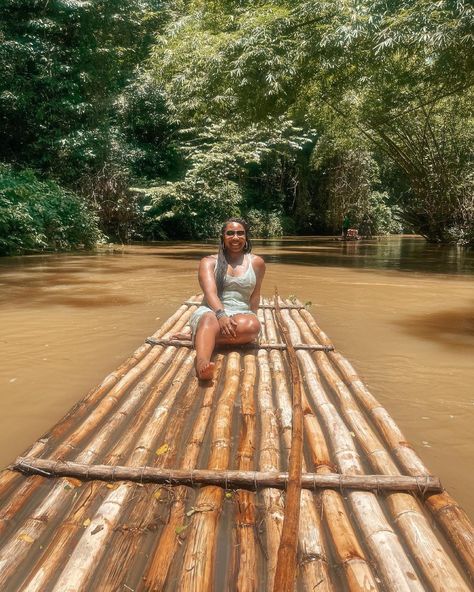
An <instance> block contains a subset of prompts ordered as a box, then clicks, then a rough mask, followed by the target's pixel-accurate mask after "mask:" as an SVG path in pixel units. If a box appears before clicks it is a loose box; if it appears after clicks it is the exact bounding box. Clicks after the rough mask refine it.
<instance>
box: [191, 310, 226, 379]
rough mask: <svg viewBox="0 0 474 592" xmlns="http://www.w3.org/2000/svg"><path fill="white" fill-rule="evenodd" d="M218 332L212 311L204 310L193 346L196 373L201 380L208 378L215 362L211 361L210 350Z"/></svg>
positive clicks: (212, 371) (218, 328) (210, 376)
mask: <svg viewBox="0 0 474 592" xmlns="http://www.w3.org/2000/svg"><path fill="white" fill-rule="evenodd" d="M219 333H220V327H219V323H218V321H217V318H216V315H215V314H214V313H213V312H206V313H204V314H203V315H202V317H201V318H200V320H199V325H198V327H197V331H196V336H195V338H194V347H195V348H196V374H197V377H198V378H199V379H201V380H210V379H211V378H212V377H213V375H214V366H215V364H214V363H213V362H211V356H212V352H213V351H214V347H215V345H216V339H217V336H218V335H219Z"/></svg>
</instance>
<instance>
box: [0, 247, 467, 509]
mask: <svg viewBox="0 0 474 592" xmlns="http://www.w3.org/2000/svg"><path fill="white" fill-rule="evenodd" d="M254 250H255V252H256V253H259V254H262V255H263V256H264V258H265V259H266V261H267V276H266V280H265V284H264V295H266V296H271V295H272V293H273V290H274V287H275V286H278V288H279V291H280V293H281V294H282V295H290V294H294V295H297V296H298V297H299V298H300V299H301V300H302V301H303V302H309V301H310V302H311V303H312V305H311V307H310V310H311V312H312V313H313V314H314V315H315V316H316V318H317V320H318V322H319V324H320V325H321V327H322V328H323V329H324V330H325V331H326V333H328V334H329V336H330V337H331V339H332V340H333V342H334V343H335V345H336V347H337V348H338V349H339V350H340V351H342V353H343V354H344V355H346V356H347V357H348V358H349V360H350V361H351V362H352V363H353V364H354V366H355V367H356V369H357V370H358V371H359V373H360V374H361V376H362V377H363V379H364V380H365V381H366V383H367V384H368V386H369V388H370V389H371V391H372V392H373V394H374V395H375V396H376V397H377V398H378V399H379V400H380V401H381V402H382V404H383V405H384V406H386V407H387V408H388V410H389V411H390V413H391V414H392V415H393V416H394V418H395V419H396V421H397V422H398V424H399V425H400V427H401V428H402V430H403V432H404V433H405V435H406V436H407V438H408V439H409V440H410V441H411V443H412V444H413V445H414V447H415V449H416V450H417V451H418V452H419V454H420V455H421V456H422V458H423V460H424V461H425V463H426V464H427V466H428V467H429V468H430V469H431V470H432V472H433V473H434V474H436V475H438V476H440V477H441V479H442V482H443V484H444V485H445V486H446V487H447V488H448V489H449V490H450V492H451V493H452V494H453V495H454V496H455V497H456V499H457V500H458V501H459V502H460V503H461V504H462V505H463V506H464V507H465V509H466V510H467V511H468V512H469V513H470V515H471V516H474V500H473V497H472V495H471V491H472V490H473V489H474V472H473V471H472V466H473V460H474V430H473V429H472V428H473V425H474V421H473V420H474V388H473V382H474V381H473V378H474V369H473V362H472V360H473V352H474V307H473V298H474V292H473V289H472V288H473V283H472V279H473V274H474V256H473V254H472V252H469V251H466V250H463V249H458V248H456V247H453V248H451V247H439V246H434V245H427V244H426V243H425V241H424V240H422V239H418V238H413V237H403V238H400V237H395V238H387V239H379V240H373V241H359V242H355V243H342V242H339V241H333V240H328V239H315V238H290V239H284V240H281V241H280V240H278V241H255V248H254ZM214 251H215V247H214V246H213V244H211V243H208V244H204V243H179V244H170V243H168V244H155V245H146V246H131V247H128V246H127V247H115V248H113V249H109V250H106V251H102V252H100V253H97V254H72V255H71V254H67V255H35V256H25V257H13V258H8V259H7V258H5V259H1V260H0V321H1V327H2V332H1V334H0V350H1V351H0V355H1V360H2V363H1V367H0V385H1V392H2V414H1V416H0V464H1V465H2V466H4V465H6V464H8V463H9V462H10V461H12V460H13V459H14V458H15V456H17V455H19V454H21V453H22V451H23V450H24V449H25V448H26V447H27V446H28V445H29V444H30V443H31V442H32V441H33V440H35V439H36V438H38V437H39V436H41V435H42V434H43V433H44V432H45V431H46V430H47V429H48V428H50V427H51V426H52V425H53V424H54V423H55V422H56V421H57V420H58V419H59V418H60V417H61V416H62V415H63V414H64V413H65V412H66V411H67V410H68V409H69V408H70V407H71V406H72V405H73V403H74V402H76V401H77V400H78V399H79V398H81V397H82V396H84V394H86V393H87V392H88V391H89V390H90V389H91V388H92V387H93V386H94V385H95V384H97V383H98V382H100V380H101V379H102V378H103V377H104V376H105V375H106V374H107V373H108V372H110V371H111V370H113V369H114V368H115V367H116V366H117V365H118V364H119V363H120V362H121V361H122V360H123V359H125V358H126V357H128V355H129V354H130V353H131V352H132V351H133V350H134V349H135V348H136V347H138V346H139V345H140V344H141V343H143V340H144V338H145V337H146V336H148V335H151V334H152V333H153V332H154V331H155V330H156V328H157V327H158V326H159V325H160V324H161V323H162V321H164V320H165V319H166V318H167V317H168V316H169V315H170V314H172V313H173V312H174V311H175V310H176V308H177V307H178V306H179V305H180V304H181V303H182V302H183V301H184V300H186V299H187V298H188V297H189V295H191V294H193V293H197V292H198V291H199V286H198V284H197V279H196V267H197V262H198V260H199V258H200V257H202V256H203V255H205V254H207V253H211V252H214Z"/></svg>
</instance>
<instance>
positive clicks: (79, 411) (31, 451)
mask: <svg viewBox="0 0 474 592" xmlns="http://www.w3.org/2000/svg"><path fill="white" fill-rule="evenodd" d="M194 298H196V297H195V296H194V297H193V299H194ZM188 309H189V307H188V306H186V305H184V304H183V305H182V306H181V307H180V308H179V309H178V310H177V311H176V312H175V313H174V314H173V315H172V316H171V317H170V318H169V319H168V320H167V321H166V322H165V323H164V324H163V325H162V326H161V327H160V328H159V329H158V330H157V331H156V332H155V333H154V334H153V337H154V338H156V339H161V338H162V337H163V336H164V335H166V334H167V333H168V332H169V331H170V330H172V329H175V330H179V328H175V326H176V324H177V323H179V319H180V317H181V316H182V315H183V314H184V313H186V312H187V311H188ZM151 348H152V346H151V345H148V344H147V343H144V344H142V345H141V346H140V347H139V348H138V349H136V350H135V352H134V353H133V354H132V355H131V356H130V357H129V358H128V359H127V360H125V361H124V362H123V363H122V364H121V365H120V366H119V367H118V368H116V369H115V370H114V371H113V372H111V373H110V374H108V375H107V376H106V377H105V378H104V380H102V382H101V383H100V384H99V385H98V386H97V387H95V388H94V389H92V390H91V391H90V392H89V393H88V395H86V397H84V399H82V400H81V401H79V402H78V403H76V405H74V406H73V407H72V409H70V410H69V411H68V412H67V413H66V414H65V415H64V417H63V418H62V419H60V420H59V422H58V423H57V424H56V425H55V426H54V427H53V428H52V429H51V430H49V431H48V432H46V433H45V434H44V435H43V436H41V438H39V439H38V440H37V441H36V442H35V443H34V444H32V445H31V446H30V447H29V448H28V449H27V450H26V451H25V452H24V453H23V456H39V455H41V454H42V453H43V452H44V450H45V449H46V448H47V447H48V446H49V445H50V444H51V441H53V442H54V441H58V440H59V439H60V438H62V437H63V436H64V435H65V434H66V433H67V431H68V430H69V429H71V428H72V427H73V426H74V425H75V424H77V423H78V420H79V419H80V418H81V417H84V416H85V415H87V414H88V413H90V410H91V409H92V407H93V406H94V405H95V404H96V403H97V401H99V400H100V398H101V397H103V396H104V395H105V394H106V393H107V392H108V391H109V390H110V389H111V388H113V387H114V386H115V385H116V384H117V382H118V381H119V380H121V379H122V378H124V377H125V376H126V375H127V374H128V373H129V372H130V370H132V368H134V367H135V366H136V365H137V364H138V363H139V362H140V361H141V360H142V359H143V358H144V357H145V356H146V355H147V354H148V352H149V351H150V350H151ZM150 363H152V361H150ZM53 451H54V449H53V450H52V451H51V453H52V452H53ZM51 453H50V454H51ZM20 481H21V478H20V476H19V475H18V473H16V472H15V471H10V470H9V469H6V470H5V471H2V472H1V473H0V496H2V495H3V494H4V493H5V492H6V491H7V490H8V489H10V488H12V487H14V485H15V484H18V483H19V482H20ZM25 495H28V494H25V493H22V494H20V497H22V499H24V498H25Z"/></svg>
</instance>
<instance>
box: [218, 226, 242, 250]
mask: <svg viewBox="0 0 474 592" xmlns="http://www.w3.org/2000/svg"><path fill="white" fill-rule="evenodd" d="M223 241H224V249H226V251H228V252H230V253H240V252H241V251H243V250H244V248H245V243H246V242H247V235H246V232H245V228H244V227H243V226H242V224H239V223H238V222H229V223H228V224H226V227H225V228H224V233H223Z"/></svg>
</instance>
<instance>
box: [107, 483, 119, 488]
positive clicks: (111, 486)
mask: <svg viewBox="0 0 474 592" xmlns="http://www.w3.org/2000/svg"><path fill="white" fill-rule="evenodd" d="M106 487H107V489H117V483H107V485H106Z"/></svg>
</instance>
